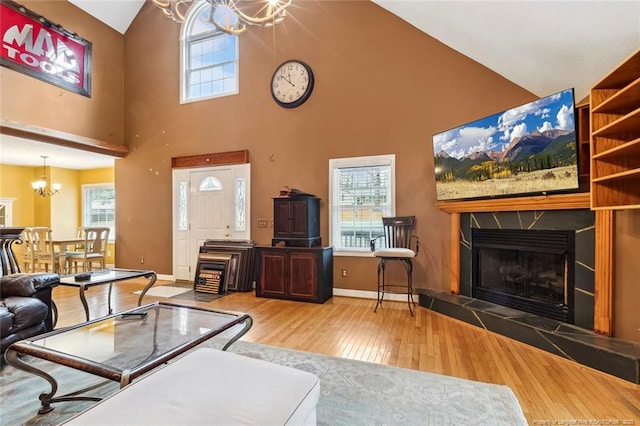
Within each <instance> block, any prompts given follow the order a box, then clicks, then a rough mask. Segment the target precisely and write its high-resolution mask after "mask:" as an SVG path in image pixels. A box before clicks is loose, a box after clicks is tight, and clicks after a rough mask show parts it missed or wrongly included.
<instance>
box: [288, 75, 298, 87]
mask: <svg viewBox="0 0 640 426" xmlns="http://www.w3.org/2000/svg"><path fill="white" fill-rule="evenodd" d="M287 81H288V82H289V84H291V85H292V86H293V87H296V85H295V84H293V82H292V81H291V73H289V79H288V80H287Z"/></svg>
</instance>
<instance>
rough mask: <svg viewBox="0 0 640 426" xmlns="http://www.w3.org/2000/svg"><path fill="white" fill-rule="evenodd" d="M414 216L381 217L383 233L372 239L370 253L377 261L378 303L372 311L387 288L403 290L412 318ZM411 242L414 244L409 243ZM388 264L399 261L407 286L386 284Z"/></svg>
mask: <svg viewBox="0 0 640 426" xmlns="http://www.w3.org/2000/svg"><path fill="white" fill-rule="evenodd" d="M414 223H415V216H398V217H383V218H382V225H383V228H384V234H383V235H380V236H378V237H376V238H374V239H372V240H371V251H373V255H374V256H375V257H377V258H378V301H377V302H376V307H375V309H374V310H373V312H376V311H377V310H378V305H381V304H382V299H383V298H384V294H385V292H386V293H398V291H395V292H394V291H388V289H389V288H405V289H406V292H407V303H408V305H409V313H410V314H411V316H413V307H414V306H415V304H416V303H415V302H414V300H413V258H414V257H415V256H416V254H418V250H419V242H420V240H419V238H418V237H417V236H416V235H413V225H414ZM414 242H415V243H414ZM412 243H414V244H412ZM390 261H399V262H401V263H402V265H403V266H404V268H405V270H406V272H407V283H406V284H387V283H386V282H385V267H386V266H387V263H388V262H390Z"/></svg>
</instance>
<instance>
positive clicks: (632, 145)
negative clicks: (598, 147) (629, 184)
mask: <svg viewBox="0 0 640 426" xmlns="http://www.w3.org/2000/svg"><path fill="white" fill-rule="evenodd" d="M639 154H640V138H638V139H634V140H632V141H630V142H626V143H623V144H622V145H618V146H616V147H613V148H610V149H608V150H606V151H602V152H599V153H597V154H593V156H592V157H593V159H596V160H598V159H606V158H613V157H620V156H625V155H639Z"/></svg>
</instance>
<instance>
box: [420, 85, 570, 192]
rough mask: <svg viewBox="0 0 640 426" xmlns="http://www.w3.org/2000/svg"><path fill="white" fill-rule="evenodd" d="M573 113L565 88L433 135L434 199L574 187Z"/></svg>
mask: <svg viewBox="0 0 640 426" xmlns="http://www.w3.org/2000/svg"><path fill="white" fill-rule="evenodd" d="M574 109H575V102H574V94H573V89H567V90H564V91H562V92H559V93H556V94H553V95H550V96H547V97H544V98H542V99H538V100H536V101H533V102H529V103H527V104H524V105H521V106H518V107H515V108H511V109H508V110H506V111H503V112H500V113H497V114H493V115H491V116H489V117H486V118H482V119H480V120H476V121H473V122H471V123H468V124H464V125H462V126H459V127H456V128H453V129H451V130H447V131H445V132H442V133H438V134H435V135H433V153H434V156H433V158H434V165H435V174H436V198H437V200H438V201H444V200H464V199H474V198H497V197H508V196H516V195H518V196H523V195H533V194H546V193H555V192H569V191H572V190H576V189H578V187H579V184H580V182H579V174H578V148H577V141H576V124H575V120H574Z"/></svg>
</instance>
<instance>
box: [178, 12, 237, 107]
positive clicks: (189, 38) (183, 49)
mask: <svg viewBox="0 0 640 426" xmlns="http://www.w3.org/2000/svg"><path fill="white" fill-rule="evenodd" d="M209 7H211V4H210V3H208V2H207V1H204V0H200V1H198V2H197V3H196V4H194V5H193V6H192V7H191V9H190V10H189V12H188V14H187V16H186V18H185V21H184V23H183V24H182V28H181V33H180V103H181V104H184V103H190V102H198V101H204V100H208V99H215V98H220V97H224V96H231V95H237V94H238V93H240V81H239V77H240V54H239V52H240V46H239V43H240V40H239V37H238V36H234V35H230V34H226V33H224V32H222V31H219V30H217V29H215V28H214V27H213V26H212V27H211V31H208V32H201V33H198V34H195V35H191V32H192V31H193V27H194V24H195V22H194V20H196V19H198V18H199V16H200V15H201V14H202V13H204V12H205V10H206V9H207V8H209ZM216 37H234V38H235V48H236V53H235V61H234V63H235V80H236V85H235V90H233V91H228V92H223V93H219V94H214V95H211V96H202V97H194V98H191V97H190V96H189V88H188V86H189V85H188V76H189V56H188V53H189V44H190V43H192V42H197V41H203V40H206V39H213V38H216Z"/></svg>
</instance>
